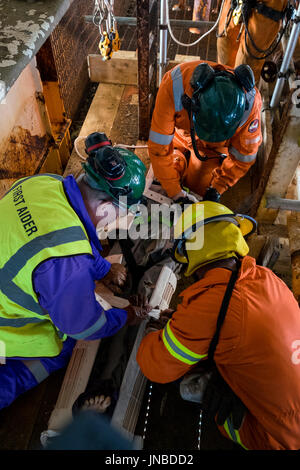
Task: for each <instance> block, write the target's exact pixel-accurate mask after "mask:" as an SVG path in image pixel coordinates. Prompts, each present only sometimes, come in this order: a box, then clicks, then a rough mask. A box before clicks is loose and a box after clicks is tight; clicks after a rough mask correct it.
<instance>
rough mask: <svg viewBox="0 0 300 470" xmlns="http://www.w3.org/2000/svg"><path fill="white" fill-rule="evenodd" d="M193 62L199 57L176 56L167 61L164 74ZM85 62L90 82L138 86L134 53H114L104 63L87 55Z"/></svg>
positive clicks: (98, 56) (98, 58)
mask: <svg viewBox="0 0 300 470" xmlns="http://www.w3.org/2000/svg"><path fill="white" fill-rule="evenodd" d="M193 60H199V57H196V56H186V55H178V54H177V55H176V56H175V59H174V60H170V61H169V63H168V65H167V67H166V72H167V71H168V70H170V69H172V68H173V67H175V66H176V65H178V64H181V63H183V62H190V61H193ZM87 61H88V71H89V77H90V80H91V81H92V82H96V83H113V84H118V85H135V86H137V85H138V61H137V55H136V52H135V51H118V52H115V53H114V54H113V56H112V58H111V60H109V61H106V62H104V61H103V60H102V58H101V56H100V55H99V54H89V55H88V57H87ZM157 78H158V77H157Z"/></svg>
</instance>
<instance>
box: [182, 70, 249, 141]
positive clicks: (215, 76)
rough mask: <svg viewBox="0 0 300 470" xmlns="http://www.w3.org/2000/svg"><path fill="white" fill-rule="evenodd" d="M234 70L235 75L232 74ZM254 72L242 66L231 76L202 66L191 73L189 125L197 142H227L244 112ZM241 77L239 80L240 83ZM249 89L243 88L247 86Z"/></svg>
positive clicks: (222, 71) (224, 71) (229, 73)
mask: <svg viewBox="0 0 300 470" xmlns="http://www.w3.org/2000/svg"><path fill="white" fill-rule="evenodd" d="M236 71H237V73H235V72H236ZM252 75H253V72H252V70H251V68H250V67H248V66H245V65H242V66H240V67H238V68H237V69H235V70H234V71H233V73H231V72H228V71H226V70H219V69H216V70H215V69H213V68H212V67H211V66H210V65H208V64H206V63H202V64H200V65H198V66H197V67H196V69H195V71H194V74H193V77H192V80H191V85H192V88H193V89H194V92H193V96H192V99H191V113H192V125H193V126H194V128H195V131H196V134H197V136H198V137H199V139H201V140H204V141H206V142H222V141H224V140H227V139H230V138H231V137H232V136H233V135H234V133H235V132H236V130H237V128H238V126H239V124H240V122H241V121H242V118H243V115H244V112H245V109H246V92H245V90H244V89H243V88H245V89H246V91H248V90H251V89H252V88H253V86H254V80H252ZM241 77H242V80H241ZM248 82H249V84H250V86H246V87H245V86H244V84H245V83H246V84H247V85H248Z"/></svg>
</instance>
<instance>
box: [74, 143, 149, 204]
mask: <svg viewBox="0 0 300 470" xmlns="http://www.w3.org/2000/svg"><path fill="white" fill-rule="evenodd" d="M107 144H110V142H105V145H103V146H100V148H99V149H97V150H96V151H93V152H89V153H88V154H89V157H88V158H87V160H86V163H83V168H84V171H85V173H86V179H87V183H88V184H89V185H90V186H91V187H92V188H94V189H98V190H100V191H104V192H106V193H107V194H109V195H110V196H111V197H112V198H113V200H114V201H115V202H117V203H118V205H120V204H121V205H123V204H122V202H121V201H120V200H119V198H120V196H123V197H125V196H126V197H127V206H128V207H130V206H132V205H134V204H138V203H139V202H141V200H142V197H143V192H144V189H145V183H146V178H145V172H146V167H145V165H144V163H143V162H142V161H141V160H140V159H139V158H138V157H137V156H136V155H135V154H134V153H133V152H130V151H129V150H126V149H123V148H120V147H112V146H111V145H107Z"/></svg>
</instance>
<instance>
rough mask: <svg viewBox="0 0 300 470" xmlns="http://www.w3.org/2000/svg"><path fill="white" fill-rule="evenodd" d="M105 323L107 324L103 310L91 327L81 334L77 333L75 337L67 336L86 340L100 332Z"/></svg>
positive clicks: (72, 336)
mask: <svg viewBox="0 0 300 470" xmlns="http://www.w3.org/2000/svg"><path fill="white" fill-rule="evenodd" d="M106 322H107V318H106V315H105V312H104V310H103V312H102V313H101V315H100V317H99V318H98V320H97V321H96V322H95V323H94V324H93V325H92V326H90V327H89V328H87V329H86V330H84V331H82V332H81V333H77V334H76V335H68V336H70V337H71V338H74V339H85V338H88V337H89V336H91V335H93V334H94V333H96V332H97V331H98V330H100V329H101V328H102V327H103V326H104V325H105V323H106Z"/></svg>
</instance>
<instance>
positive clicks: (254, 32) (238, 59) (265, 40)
mask: <svg viewBox="0 0 300 470" xmlns="http://www.w3.org/2000/svg"><path fill="white" fill-rule="evenodd" d="M260 1H261V2H262V3H264V4H265V5H266V6H267V7H270V8H273V9H274V10H277V11H280V12H282V11H284V9H285V7H286V5H287V0H260ZM230 6H231V0H225V3H224V7H223V10H222V14H221V18H220V23H219V30H218V34H221V35H222V36H221V37H218V39H217V51H218V61H219V62H220V63H221V64H226V65H229V66H230V67H233V68H234V67H237V66H238V65H240V64H248V65H250V67H251V68H252V70H253V72H254V76H255V81H256V83H257V82H258V80H259V77H260V72H261V69H262V67H263V65H264V60H259V59H255V58H254V57H252V56H251V55H250V54H249V53H248V51H247V49H246V47H245V27H244V26H243V32H242V34H241V35H240V37H239V38H238V35H239V33H240V29H241V25H242V23H239V24H237V25H235V24H234V22H233V18H232V17H231V20H230V22H229V24H228V26H227V28H226V32H225V33H224V34H222V33H223V31H224V28H225V25H226V18H227V14H228V12H229V9H230ZM280 26H281V21H274V20H271V19H270V18H267V17H266V16H264V15H262V14H260V13H258V12H257V11H255V10H254V9H253V10H252V13H251V14H250V18H249V23H248V29H249V33H250V35H251V36H252V38H253V40H254V43H255V44H256V45H257V47H259V48H260V49H262V50H265V49H267V48H268V47H270V46H271V44H272V43H273V41H274V40H275V38H276V35H277V33H278V31H279V28H280ZM247 45H248V48H249V50H250V52H251V53H252V54H253V55H254V56H256V57H262V56H263V55H264V54H261V53H259V52H258V51H257V50H256V49H255V48H254V47H253V46H252V44H251V42H250V40H249V38H247Z"/></svg>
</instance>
